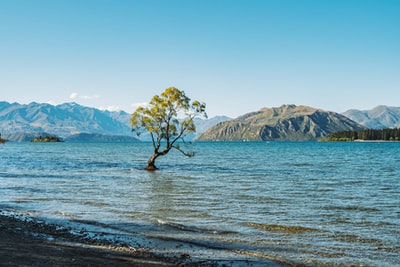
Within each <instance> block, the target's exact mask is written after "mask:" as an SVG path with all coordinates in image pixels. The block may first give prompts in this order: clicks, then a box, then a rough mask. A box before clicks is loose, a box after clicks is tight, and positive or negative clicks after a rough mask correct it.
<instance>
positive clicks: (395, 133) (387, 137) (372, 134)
mask: <svg viewBox="0 0 400 267" xmlns="http://www.w3.org/2000/svg"><path fill="white" fill-rule="evenodd" d="M354 140H373V141H379V140H381V141H399V140H400V129H399V128H387V129H365V130H360V131H340V132H335V133H332V134H330V135H329V136H327V137H326V138H323V139H322V141H354Z"/></svg>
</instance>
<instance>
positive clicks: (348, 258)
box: [0, 142, 400, 266]
mask: <svg viewBox="0 0 400 267" xmlns="http://www.w3.org/2000/svg"><path fill="white" fill-rule="evenodd" d="M150 146H151V144H150V143H132V144H89V143H88V144H77V143H51V144H50V143H7V144H6V145H1V146H0V153H1V158H0V208H1V207H3V208H4V207H7V208H13V209H18V210H25V211H29V212H30V214H32V215H34V216H39V217H43V218H47V219H48V220H57V219H62V220H66V221H70V222H82V221H84V222H85V223H86V224H87V225H94V226H96V225H97V226H98V225H101V227H102V228H103V230H104V229H108V230H109V232H110V233H111V235H112V233H113V230H116V229H117V230H118V234H121V232H123V233H125V234H126V235H127V236H129V233H138V232H141V233H146V234H147V235H148V236H152V237H160V238H162V239H163V240H168V239H173V240H180V241H184V242H187V243H188V244H195V245H199V246H204V247H210V248H217V249H218V248H224V249H229V250H233V251H240V253H241V254H248V255H251V256H255V257H260V258H263V257H276V258H279V259H287V260H289V261H290V262H294V263H303V264H306V265H315V266H321V265H326V266H332V265H344V266H346V265H355V266H395V265H397V266H400V241H399V240H400V197H399V194H400V170H399V167H398V166H399V163H400V153H399V149H400V143H316V142H269V143H267V142H259V143H257V142H256V143H252V142H238V143H235V142H227V143H222V142H221V143H219V142H217V143H194V145H193V146H192V148H193V149H194V150H195V151H196V152H197V154H196V156H195V157H193V158H185V157H183V156H182V155H180V154H179V153H176V152H174V153H171V154H169V155H167V156H166V157H163V158H160V160H159V161H158V162H157V164H158V166H159V167H160V169H161V170H159V171H157V172H146V171H143V170H142V169H143V167H144V165H145V163H146V161H147V158H148V156H150V154H151V151H152V150H151V147H150ZM115 234H117V233H115Z"/></svg>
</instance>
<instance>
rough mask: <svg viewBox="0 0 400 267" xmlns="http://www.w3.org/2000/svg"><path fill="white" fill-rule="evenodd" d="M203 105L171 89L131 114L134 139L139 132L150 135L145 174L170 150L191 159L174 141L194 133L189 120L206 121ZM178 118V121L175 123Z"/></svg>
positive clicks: (182, 139) (175, 89)
mask: <svg viewBox="0 0 400 267" xmlns="http://www.w3.org/2000/svg"><path fill="white" fill-rule="evenodd" d="M205 109H206V105H205V103H201V102H199V101H196V100H195V101H191V100H190V98H189V97H187V96H186V95H185V92H184V91H180V90H179V89H177V88H175V87H169V88H167V89H165V91H164V92H163V93H161V95H155V96H154V97H153V98H152V99H151V101H150V103H149V104H148V105H147V106H146V107H139V108H137V109H136V111H135V112H134V113H133V114H132V117H131V123H132V131H133V132H135V133H136V134H137V135H138V136H140V134H142V133H143V132H148V133H150V136H151V140H152V143H153V147H154V152H153V155H152V156H151V157H150V159H149V160H148V162H147V167H146V168H145V169H146V170H149V171H154V170H157V167H156V165H155V161H156V159H157V158H158V157H159V156H164V155H166V154H167V153H168V152H169V151H170V150H171V149H173V148H174V149H176V150H178V151H179V152H181V153H182V154H183V155H185V156H188V157H191V156H194V153H189V152H185V151H184V150H183V149H182V148H181V147H180V146H179V142H178V141H182V142H185V140H184V138H185V137H186V136H187V135H188V134H190V133H195V132H196V127H195V125H194V122H193V119H194V118H195V117H199V116H201V117H205V118H207V113H206V111H205ZM178 116H182V117H183V118H182V119H178Z"/></svg>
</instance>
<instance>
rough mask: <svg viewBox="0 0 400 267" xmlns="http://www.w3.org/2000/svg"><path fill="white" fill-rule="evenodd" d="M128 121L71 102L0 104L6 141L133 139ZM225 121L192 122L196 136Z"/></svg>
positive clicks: (125, 116)
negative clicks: (48, 138)
mask: <svg viewBox="0 0 400 267" xmlns="http://www.w3.org/2000/svg"><path fill="white" fill-rule="evenodd" d="M130 118H131V114H129V113H127V112H124V111H107V110H99V109H96V108H91V107H85V106H81V105H79V104H77V103H73V102H72V103H64V104H60V105H51V104H45V103H42V104H41V103H35V102H32V103H30V104H26V105H25V104H24V105H23V104H19V103H8V102H0V133H1V134H2V136H3V137H5V138H6V139H8V140H10V141H29V140H32V139H33V138H36V137H39V136H44V135H48V134H52V135H56V136H59V137H61V138H63V139H65V140H66V141H71V142H72V141H73V142H79V141H102V142H111V141H117V142H122V141H124V140H125V141H126V140H133V139H135V138H134V135H133V134H132V132H131V126H130ZM229 119H230V118H228V117H225V116H217V117H213V118H210V119H207V120H202V119H196V121H195V124H196V128H197V133H198V134H200V133H202V132H204V131H205V130H206V129H208V128H210V127H211V126H213V125H214V124H216V123H218V122H221V121H224V120H229ZM88 134H89V135H88ZM126 137H129V138H132V139H129V138H128V139H126ZM147 137H148V136H147ZM147 137H146V135H143V137H142V138H141V140H149V138H147ZM194 137H195V136H194V135H193V136H190V137H189V138H188V139H193V138H194Z"/></svg>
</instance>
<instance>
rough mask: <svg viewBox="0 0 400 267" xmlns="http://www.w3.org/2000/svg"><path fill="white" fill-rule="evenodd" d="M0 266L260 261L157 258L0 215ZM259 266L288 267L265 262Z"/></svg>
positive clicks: (141, 250)
mask: <svg viewBox="0 0 400 267" xmlns="http://www.w3.org/2000/svg"><path fill="white" fill-rule="evenodd" d="M0 266H144V267H146V266H260V262H253V261H249V260H247V261H240V262H235V261H227V260H224V261H221V260H219V261H216V260H212V259H204V260H201V261H199V260H196V261H193V260H192V259H191V256H190V255H188V254H182V255H170V254H168V255H162V254H161V255H160V254H159V253H153V252H152V250H151V248H133V247H129V246H127V245H123V244H121V245H115V244H112V243H108V242H107V241H101V242H99V241H95V240H90V239H84V238H81V237H78V236H76V235H73V234H71V233H70V232H69V231H68V230H66V229H60V228H59V227H58V226H57V225H49V224H44V223H41V222H35V221H29V220H21V219H19V218H15V217H12V216H11V217H10V216H5V215H1V214H0ZM261 266H274V267H278V266H289V265H286V264H280V263H277V262H273V261H265V262H263V263H261Z"/></svg>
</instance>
